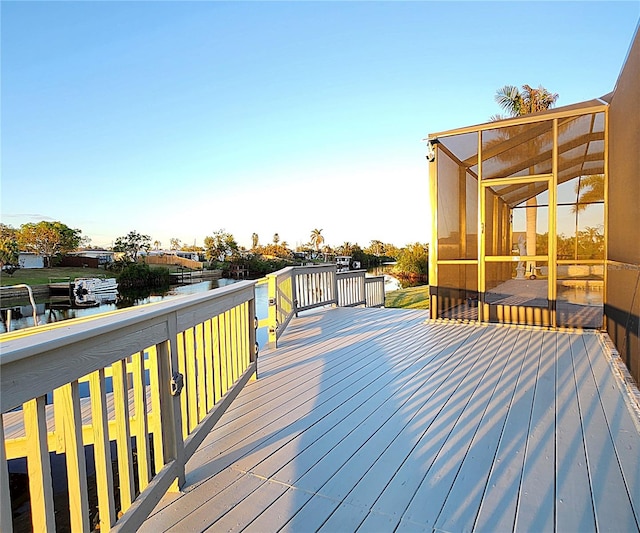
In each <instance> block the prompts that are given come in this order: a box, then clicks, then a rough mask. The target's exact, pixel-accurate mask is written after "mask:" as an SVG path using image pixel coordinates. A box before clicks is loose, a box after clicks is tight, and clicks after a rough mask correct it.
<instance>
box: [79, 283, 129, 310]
mask: <svg viewBox="0 0 640 533" xmlns="http://www.w3.org/2000/svg"><path fill="white" fill-rule="evenodd" d="M72 293H73V299H74V302H75V305H76V306H78V307H95V306H97V305H100V304H103V303H110V302H115V301H116V299H117V297H118V283H117V282H116V280H115V279H114V278H76V279H75V280H74V282H73V290H72Z"/></svg>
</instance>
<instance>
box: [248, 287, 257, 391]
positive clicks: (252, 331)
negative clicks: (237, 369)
mask: <svg viewBox="0 0 640 533" xmlns="http://www.w3.org/2000/svg"><path fill="white" fill-rule="evenodd" d="M248 313H249V316H248V320H249V324H248V326H249V363H253V362H255V361H257V360H258V349H259V348H258V341H257V339H256V330H257V329H258V315H257V313H256V288H255V287H254V288H253V298H251V300H249V311H248ZM254 321H255V323H254ZM256 379H258V369H257V367H256V372H255V374H253V376H252V377H251V381H254V380H256Z"/></svg>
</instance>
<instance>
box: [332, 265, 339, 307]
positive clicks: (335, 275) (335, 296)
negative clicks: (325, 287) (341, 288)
mask: <svg viewBox="0 0 640 533" xmlns="http://www.w3.org/2000/svg"><path fill="white" fill-rule="evenodd" d="M330 276H331V284H330V287H331V290H332V291H333V294H332V295H331V300H334V301H335V304H334V306H335V307H338V305H339V304H338V267H337V266H335V265H334V267H333V269H332V270H330Z"/></svg>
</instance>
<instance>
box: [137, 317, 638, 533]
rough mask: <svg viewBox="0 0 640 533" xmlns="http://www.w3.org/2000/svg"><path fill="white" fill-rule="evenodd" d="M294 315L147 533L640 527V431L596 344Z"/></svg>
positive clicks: (450, 325)
mask: <svg viewBox="0 0 640 533" xmlns="http://www.w3.org/2000/svg"><path fill="white" fill-rule="evenodd" d="M427 316H428V314H427V312H424V311H408V310H395V309H360V308H357V309H353V308H350V309H347V308H336V309H327V310H322V311H319V312H314V313H310V314H308V315H306V316H301V317H300V318H297V319H295V320H294V321H293V322H292V323H291V324H290V325H289V327H288V329H287V331H286V332H285V334H284V335H283V337H282V339H281V341H280V346H279V348H278V349H277V350H274V351H270V352H268V353H265V354H262V355H261V357H260V359H259V379H258V381H256V382H252V383H249V384H248V385H247V386H246V387H245V388H244V390H243V391H242V392H241V393H240V395H239V396H238V398H237V399H236V400H235V402H234V403H233V404H232V406H231V407H230V408H229V410H228V411H227V412H226V413H225V415H224V416H223V418H222V419H221V421H220V423H219V424H218V425H217V426H216V427H215V429H214V430H213V431H212V432H211V434H210V435H209V436H208V437H207V439H206V440H205V441H204V443H203V444H202V445H201V447H200V448H199V450H198V451H197V452H196V453H195V455H194V456H193V457H192V459H191V460H190V462H189V463H188V464H187V478H186V479H187V484H186V486H185V487H184V491H183V492H182V493H181V494H169V495H167V496H166V497H165V498H164V499H163V500H162V501H161V503H160V504H159V505H158V507H157V508H156V510H155V511H154V513H153V514H152V515H151V516H150V517H149V518H148V520H147V521H146V522H145V524H144V526H143V528H142V531H149V532H154V533H155V532H158V531H204V530H210V531H223V530H247V531H279V530H285V531H305V532H306V531H316V530H325V531H356V530H360V531H393V530H396V529H397V530H407V531H433V530H444V531H468V530H478V531H512V530H515V529H521V530H529V531H553V530H556V531H570V530H572V531H596V530H599V529H614V530H620V531H636V530H638V529H639V527H640V424H639V422H638V416H637V411H636V410H635V409H634V405H633V404H632V401H631V399H630V397H629V395H628V393H626V392H624V387H623V385H622V382H621V380H620V378H619V377H618V374H617V373H616V371H615V368H614V365H613V364H612V362H611V361H610V356H609V355H608V352H607V349H606V348H605V345H604V343H603V341H602V339H601V337H600V334H599V333H597V332H584V333H581V332H578V333H571V332H558V331H550V330H544V329H536V328H524V327H520V328H517V327H505V326H498V325H472V324H460V323H454V322H447V321H428V320H427Z"/></svg>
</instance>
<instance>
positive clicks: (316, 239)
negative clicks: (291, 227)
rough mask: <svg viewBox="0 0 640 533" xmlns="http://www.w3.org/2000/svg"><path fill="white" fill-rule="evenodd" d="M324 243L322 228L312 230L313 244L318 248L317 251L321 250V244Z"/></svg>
mask: <svg viewBox="0 0 640 533" xmlns="http://www.w3.org/2000/svg"><path fill="white" fill-rule="evenodd" d="M322 243H324V237H323V236H322V230H321V229H314V230H313V231H312V232H311V244H312V245H313V247H314V248H315V249H316V252H318V251H320V246H321V245H322Z"/></svg>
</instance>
